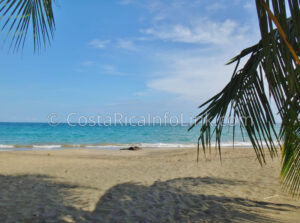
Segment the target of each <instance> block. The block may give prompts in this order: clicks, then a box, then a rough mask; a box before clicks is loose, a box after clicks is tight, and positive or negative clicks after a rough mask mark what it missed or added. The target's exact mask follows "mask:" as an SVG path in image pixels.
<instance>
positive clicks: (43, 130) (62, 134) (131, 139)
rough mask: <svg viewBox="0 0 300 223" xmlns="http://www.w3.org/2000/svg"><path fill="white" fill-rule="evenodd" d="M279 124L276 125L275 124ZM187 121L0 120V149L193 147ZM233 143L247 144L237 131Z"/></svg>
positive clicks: (228, 133)
mask: <svg viewBox="0 0 300 223" xmlns="http://www.w3.org/2000/svg"><path fill="white" fill-rule="evenodd" d="M277 127H278V128H279V126H277ZM187 130H188V126H187V125H177V126H172V125H154V124H147V125H145V126H125V125H112V126H80V125H76V126H70V125H68V124H59V125H58V126H50V125H49V124H48V123H0V150H2V151H3V150H41V149H61V148H76V147H80V148H97V149H120V148H122V147H125V146H128V145H139V146H142V147H150V148H155V147H194V146H196V143H197V138H198V134H199V126H198V127H195V128H194V129H193V130H191V131H190V132H188V131H187ZM222 145H223V146H232V127H229V126H225V127H224V131H223V135H222ZM235 145H236V146H250V145H251V144H250V142H249V139H248V138H247V137H245V141H243V137H242V134H241V133H240V131H238V130H237V131H236V133H235Z"/></svg>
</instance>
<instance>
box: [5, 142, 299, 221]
mask: <svg viewBox="0 0 300 223" xmlns="http://www.w3.org/2000/svg"><path fill="white" fill-rule="evenodd" d="M279 170H280V159H279V158H276V159H274V160H271V159H268V160H267V165H266V166H263V167H261V166H259V164H258V161H257V160H256V157H255V154H254V151H253V150H252V149H246V148H240V149H238V148H235V149H234V150H233V149H231V148H224V149H223V152H222V163H221V162H220V160H219V158H218V157H217V156H215V151H212V159H209V160H204V158H203V154H201V155H200V162H199V163H197V162H196V150H195V149H190V148H189V149H156V150H150V149H148V150H146V149H144V150H141V151H101V150H85V149H81V150H56V151H22V152H20V151H19V152H0V222H100V223H102V222H145V223H148V222H299V221H300V220H299V219H300V201H299V200H298V201H297V200H294V199H292V198H291V197H289V196H288V195H287V194H286V193H284V192H282V191H281V189H280V184H279Z"/></svg>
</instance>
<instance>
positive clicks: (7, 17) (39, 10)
mask: <svg viewBox="0 0 300 223" xmlns="http://www.w3.org/2000/svg"><path fill="white" fill-rule="evenodd" d="M54 1H55V0H0V33H2V32H4V31H7V32H6V37H5V40H9V39H10V44H9V46H10V49H11V50H13V51H14V52H15V51H18V50H19V49H20V48H22V49H23V47H24V43H25V40H26V36H27V32H28V30H30V31H32V34H33V41H34V51H40V49H41V47H42V46H45V47H46V46H47V44H49V45H50V42H51V40H52V38H53V35H54V31H55V22H54V16H53V10H52V5H53V2H54ZM30 24H31V27H30Z"/></svg>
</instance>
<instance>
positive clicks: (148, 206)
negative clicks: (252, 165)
mask: <svg viewBox="0 0 300 223" xmlns="http://www.w3.org/2000/svg"><path fill="white" fill-rule="evenodd" d="M244 183H245V182H242V181H230V180H226V179H220V178H212V177H204V178H177V179H173V180H168V181H164V182H156V183H154V184H153V185H151V186H144V185H139V184H136V183H124V184H119V185H116V186H114V187H112V188H111V189H110V190H108V191H107V192H106V193H105V195H104V196H102V197H101V199H100V200H99V202H98V204H97V205H96V208H95V210H94V212H93V213H92V214H91V215H89V216H86V219H87V221H88V222H97V221H100V219H101V221H100V222H139V223H144V222H145V223H146V222H147V223H148V222H245V221H247V222H276V219H270V218H268V217H265V216H264V213H266V212H268V211H273V212H274V211H280V212H281V211H289V209H288V208H299V207H295V206H292V205H286V204H276V203H269V202H258V201H253V200H249V199H244V198H238V197H226V196H215V195H203V194H201V193H200V194H199V193H195V192H193V190H192V188H193V187H194V189H195V187H198V190H199V187H200V188H201V187H202V186H204V185H206V184H210V185H213V186H214V185H217V184H226V185H231V186H234V185H237V184H244Z"/></svg>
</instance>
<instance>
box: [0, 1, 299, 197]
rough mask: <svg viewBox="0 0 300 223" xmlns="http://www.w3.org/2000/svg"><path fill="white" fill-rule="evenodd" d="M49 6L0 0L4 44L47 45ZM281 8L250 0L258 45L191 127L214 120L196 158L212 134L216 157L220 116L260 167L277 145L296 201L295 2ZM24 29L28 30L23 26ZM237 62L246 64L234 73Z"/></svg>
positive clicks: (247, 51)
mask: <svg viewBox="0 0 300 223" xmlns="http://www.w3.org/2000/svg"><path fill="white" fill-rule="evenodd" d="M53 2H54V0H0V29H1V32H3V31H4V30H7V33H6V39H10V47H11V48H12V49H13V50H14V51H17V50H18V49H19V48H20V47H21V48H23V46H24V43H25V40H26V35H27V31H28V29H31V30H32V32H33V39H34V49H35V50H40V49H41V46H46V45H47V44H50V41H51V39H52V38H53V34H54V30H55V23H54V17H53V10H52V5H53ZM287 3H288V6H286V1H284V0H272V1H269V0H267V2H265V0H256V6H257V14H258V20H259V25H260V32H261V40H260V41H259V42H258V43H257V44H255V45H253V46H251V47H249V48H247V49H244V50H243V51H241V53H240V54H239V55H237V56H236V57H234V58H233V59H232V60H231V61H230V62H229V64H231V63H236V67H235V70H234V72H233V75H232V78H231V80H230V82H229V83H228V84H227V85H226V86H225V88H224V89H223V90H222V91H221V92H219V93H218V94H216V95H215V96H214V97H212V98H211V99H209V100H208V101H206V102H205V103H204V104H202V105H201V106H200V108H202V109H203V110H202V111H201V113H200V114H199V115H198V116H196V123H195V125H197V124H198V123H201V122H202V123H203V121H205V120H215V121H216V126H215V127H214V128H211V125H210V122H207V121H206V122H204V123H203V124H202V125H201V127H200V136H199V138H198V155H199V145H200V142H201V144H202V147H203V150H204V151H205V150H206V148H207V147H208V146H209V148H210V145H211V140H212V133H213V132H215V140H216V143H217V148H218V150H219V153H220V155H221V146H220V142H221V136H222V130H223V125H224V117H226V116H228V117H230V118H232V119H231V120H233V122H234V123H235V121H236V120H237V119H240V120H241V124H242V125H241V128H242V129H245V130H246V132H247V134H248V136H249V138H250V140H251V143H252V145H253V148H254V150H255V152H256V155H257V158H258V161H259V162H260V164H264V163H265V162H266V159H265V153H264V144H263V143H266V147H267V149H268V151H269V154H270V155H271V157H274V156H276V155H277V153H278V151H277V148H278V146H277V145H278V144H279V145H280V144H281V142H282V143H283V145H280V148H281V154H282V169H281V181H282V183H283V185H284V188H285V189H287V190H289V192H291V193H292V194H293V195H296V196H299V195H300V193H299V192H300V124H299V117H298V116H299V104H300V101H299V100H300V99H299V92H300V89H299V81H300V62H299V55H300V23H299V21H300V10H299V2H298V0H288V1H287ZM271 9H273V12H272V10H271ZM287 10H288V11H287ZM288 14H290V17H288ZM1 24H2V25H1ZM29 24H31V25H32V26H31V27H29ZM274 25H275V26H274ZM243 58H248V60H247V62H246V63H245V65H244V66H243V67H242V68H240V67H239V64H240V61H241V60H242V59H243ZM268 93H269V96H270V97H268V96H267V95H268ZM271 98H273V99H274V101H275V104H276V107H277V109H278V113H279V115H280V117H281V119H282V124H281V129H280V132H279V134H277V132H276V131H275V119H274V114H273V111H272V110H271V106H270V99H271ZM249 119H250V120H251V123H250V124H249V123H248V121H249ZM195 125H193V126H191V128H193V127H195ZM234 132H235V128H233V133H234ZM233 135H234V134H233ZM273 136H275V139H274V137H273Z"/></svg>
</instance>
